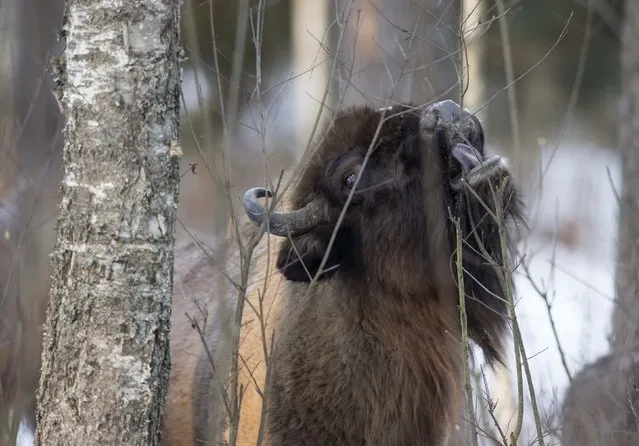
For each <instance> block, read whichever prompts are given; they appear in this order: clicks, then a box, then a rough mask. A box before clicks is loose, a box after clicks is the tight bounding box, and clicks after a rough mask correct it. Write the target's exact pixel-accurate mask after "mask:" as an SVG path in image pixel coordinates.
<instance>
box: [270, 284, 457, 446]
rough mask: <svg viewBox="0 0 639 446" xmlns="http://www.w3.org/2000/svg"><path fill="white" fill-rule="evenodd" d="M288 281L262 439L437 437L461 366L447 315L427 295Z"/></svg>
mask: <svg viewBox="0 0 639 446" xmlns="http://www.w3.org/2000/svg"><path fill="white" fill-rule="evenodd" d="M291 286H292V287H293V290H295V291H296V292H293V293H290V294H289V296H290V297H289V299H290V301H289V302H288V303H287V306H288V308H289V310H290V311H288V312H287V315H286V316H284V319H285V320H286V322H284V323H283V326H282V327H281V328H280V330H279V340H278V347H277V348H276V349H275V352H274V354H273V356H272V362H271V364H272V369H271V371H272V376H271V389H270V391H269V408H268V426H267V432H268V437H269V440H270V441H269V443H270V444H277V445H293V444H294V445H303V444H326V445H363V444H366V445H391V444H397V445H400V444H401V445H433V446H440V445H443V444H445V443H444V441H445V438H446V437H447V432H448V431H449V429H450V426H451V424H450V422H451V419H452V417H453V416H454V415H455V414H456V412H457V410H458V407H457V404H456V403H455V402H456V401H457V394H458V393H457V389H456V388H455V383H456V382H458V379H459V377H460V374H461V364H460V361H459V350H458V347H457V346H458V344H459V343H458V339H459V337H458V336H457V335H456V333H457V331H458V330H457V327H458V326H459V324H458V323H457V324H455V322H454V321H455V317H454V315H451V314H450V311H444V309H443V308H442V304H441V302H439V301H438V299H435V298H428V296H424V297H423V298H422V299H408V298H403V297H401V296H392V295H382V294H381V293H379V292H377V293H375V292H372V291H366V292H365V293H361V295H357V296H353V295H345V294H344V293H343V292H340V291H339V290H340V289H342V290H343V289H348V288H347V287H340V286H339V283H336V281H326V282H322V283H320V284H318V286H317V287H316V288H315V290H314V291H313V292H312V294H311V295H310V296H308V295H306V296H305V295H304V294H302V293H303V291H304V287H299V289H298V288H296V287H298V286H299V285H291ZM350 289H352V288H350ZM297 291H299V292H297ZM296 298H297V299H296Z"/></svg>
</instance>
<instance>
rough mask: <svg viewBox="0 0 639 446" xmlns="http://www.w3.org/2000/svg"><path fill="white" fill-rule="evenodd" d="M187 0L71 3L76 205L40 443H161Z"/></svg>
mask: <svg viewBox="0 0 639 446" xmlns="http://www.w3.org/2000/svg"><path fill="white" fill-rule="evenodd" d="M179 4H180V2H178V0H68V1H67V5H66V11H65V19H64V31H65V33H66V40H67V47H66V51H65V53H64V55H63V58H61V59H59V60H58V61H57V63H56V75H57V79H56V82H57V87H58V89H59V91H58V96H59V98H60V102H61V104H62V107H63V110H64V112H65V115H66V128H65V138H66V141H65V146H64V152H63V158H64V176H63V181H62V194H63V198H62V203H61V205H60V214H59V219H58V228H57V243H56V247H55V250H54V253H53V255H52V262H53V270H54V271H53V277H52V286H51V296H50V303H49V308H48V315H47V322H46V326H45V329H44V330H45V333H44V343H43V354H42V375H41V380H40V389H39V391H38V416H37V420H38V428H37V432H36V444H44V445H92V444H95V445H98V444H99V445H106V444H112V445H116V444H117V445H142V444H143V445H154V444H159V440H160V432H161V426H162V413H163V406H164V402H165V400H166V391H167V387H168V377H169V364H170V359H169V348H168V347H169V318H170V313H171V293H172V273H173V246H174V234H175V221H176V210H177V197H178V182H179V172H178V155H179V152H180V150H179V146H178V145H177V139H178V136H179V133H178V132H179V126H178V124H179V122H178V119H179V102H178V100H179V88H180V77H179V76H180V73H179V67H178V56H179V15H180V11H179Z"/></svg>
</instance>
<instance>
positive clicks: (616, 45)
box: [0, 0, 623, 444]
mask: <svg viewBox="0 0 639 446" xmlns="http://www.w3.org/2000/svg"><path fill="white" fill-rule="evenodd" d="M62 16H63V1H61V0H1V1H0V22H1V23H2V28H1V29H2V33H3V35H2V39H1V40H0V47H1V48H2V52H1V53H0V54H1V57H0V99H1V100H0V135H1V138H2V139H1V141H2V144H1V145H0V150H1V152H2V153H1V154H0V157H1V159H2V162H1V163H0V196H1V197H2V199H3V203H6V204H5V205H3V206H2V208H1V210H0V212H2V214H1V215H2V216H1V217H0V218H2V220H0V223H2V225H3V226H4V227H5V228H6V230H5V232H4V238H2V240H1V241H2V247H1V248H2V252H1V253H0V255H1V256H2V258H0V284H6V285H5V286H4V293H3V296H2V308H3V311H2V313H0V366H1V367H2V369H1V370H0V371H1V372H2V373H3V376H4V377H5V378H4V381H3V382H7V383H10V385H9V386H5V387H6V388H5V389H2V393H0V396H1V397H2V399H1V404H2V414H0V415H1V416H0V419H2V420H5V419H6V420H11V419H12V417H13V418H14V419H15V416H16V414H17V413H19V412H20V411H21V410H22V409H23V408H24V407H29V406H32V405H33V395H32V394H31V393H30V390H29V389H31V388H32V387H33V385H34V382H37V371H38V365H39V353H40V352H39V343H40V339H41V329H40V324H41V322H42V320H43V318H44V311H45V308H46V294H47V292H48V275H49V271H48V253H49V252H50V251H51V248H52V246H53V242H54V229H55V220H56V217H57V208H56V207H57V203H58V201H59V196H58V194H57V188H58V186H57V184H58V181H59V178H60V169H61V161H62V157H61V150H62V145H63V135H62V134H61V129H62V128H63V119H62V117H61V116H60V114H59V109H58V105H57V102H56V99H55V96H54V95H53V93H52V91H53V89H54V88H55V86H56V82H55V72H53V71H54V70H52V69H51V58H52V57H54V56H56V55H58V54H59V53H60V52H61V51H62V50H63V49H64V46H65V44H66V43H65V41H64V39H58V37H59V32H60V30H61V24H62ZM622 17H623V11H622V8H621V2H620V1H618V0H519V1H508V2H505V4H504V2H496V1H492V0H490V1H489V0H464V1H463V2H461V1H460V2H453V1H442V0H421V1H418V0H330V1H329V0H261V1H258V0H234V1H228V0H185V1H184V4H183V20H182V30H181V31H182V42H183V48H184V56H185V61H184V64H183V103H182V123H181V144H182V148H183V150H184V154H185V156H184V158H183V161H182V170H183V172H184V174H183V182H182V186H181V201H180V208H179V216H180V224H181V233H182V235H184V233H186V232H187V230H188V231H199V232H204V233H215V234H221V233H224V232H225V231H226V230H227V227H228V221H229V212H228V206H227V202H228V200H227V198H226V197H227V190H228V191H229V192H230V197H231V198H232V200H234V206H235V207H236V208H239V197H241V195H242V193H243V192H244V190H245V189H246V188H247V187H250V186H257V185H260V184H263V182H264V177H265V171H267V172H269V173H270V175H272V176H273V178H275V179H277V177H278V175H279V173H280V171H281V170H282V169H290V168H292V167H294V166H295V165H296V162H297V161H299V160H300V159H301V157H302V155H303V153H304V151H305V150H306V148H307V146H308V144H309V138H310V136H311V135H312V133H313V132H314V129H315V128H316V126H317V125H318V124H317V122H319V125H320V128H321V124H322V123H323V122H324V121H326V120H330V117H331V116H332V114H333V113H334V111H335V109H336V108H340V107H345V106H348V105H352V104H363V103H369V104H373V105H374V106H376V107H381V106H384V105H385V104H392V103H394V102H397V101H411V102H414V103H416V104H426V103H428V102H432V101H435V100H440V99H444V98H452V99H455V100H456V101H458V102H459V101H463V104H464V106H466V107H468V108H469V109H470V110H471V111H473V112H476V113H477V114H478V115H479V117H480V119H481V120H482V121H483V122H484V125H485V130H486V135H487V142H488V151H490V152H492V153H499V154H502V155H504V156H506V157H508V158H509V159H510V161H511V163H512V164H513V166H514V169H515V173H516V176H517V180H518V181H519V182H520V184H521V185H522V188H523V192H524V195H525V200H526V204H527V215H528V218H529V220H530V233H527V234H526V237H525V239H524V240H523V241H522V245H521V252H522V256H523V261H522V267H521V268H519V269H518V271H517V273H516V281H517V298H518V302H517V306H518V311H519V313H518V315H519V319H520V321H521V324H522V327H523V330H524V332H523V337H524V342H525V344H526V347H527V353H528V356H529V359H530V365H531V369H532V371H533V374H534V377H535V386H536V390H538V397H539V400H540V405H541V407H542V410H543V413H544V421H545V422H546V423H548V426H549V427H548V429H549V430H552V425H553V423H555V422H556V415H557V413H556V412H557V407H558V403H559V402H560V401H561V398H562V396H563V392H564V391H565V388H566V385H567V384H568V382H569V374H574V373H576V372H577V371H578V370H579V369H580V368H581V366H582V365H583V364H585V363H587V362H590V361H592V360H593V359H595V358H597V357H598V356H600V355H601V354H603V353H605V352H606V351H607V349H608V340H607V339H608V338H607V337H608V334H609V331H610V320H611V318H610V316H611V310H612V306H613V300H614V294H615V293H614V290H615V289H614V265H615V254H616V243H615V240H616V234H617V223H616V221H617V211H618V209H617V201H616V198H615V196H616V195H617V194H618V191H619V190H620V186H621V178H620V177H621V175H620V172H621V171H620V168H621V166H620V157H619V152H618V149H617V145H618V144H617V134H618V127H619V125H618V122H619V103H620V93H621V92H620V87H619V85H620V62H619V60H620V53H619V51H620V33H621V31H620V30H621V23H622ZM52 75H53V76H52ZM318 113H319V114H320V119H319V120H318ZM551 318H552V319H551ZM553 326H554V328H553ZM513 370H514V368H513V367H510V371H511V372H512V371H513ZM511 374H512V373H511ZM510 379H511V380H512V377H510ZM511 384H512V381H511ZM506 387H508V386H506ZM503 401H504V404H503V406H504V407H505V408H508V406H507V404H506V397H504V399H503ZM529 413H530V412H528V414H529ZM511 415H512V414H506V416H507V417H508V416H511ZM527 418H530V415H527ZM527 422H529V420H528V421H527ZM527 428H528V429H530V425H529V424H528V425H527ZM526 435H527V436H524V440H527V439H529V438H533V436H534V432H533V430H532V429H530V430H529V431H527V433H526ZM3 438H4V440H3V441H6V442H7V444H12V443H11V441H12V438H11V434H8V435H7V436H6V437H3ZM25 444H26V443H25Z"/></svg>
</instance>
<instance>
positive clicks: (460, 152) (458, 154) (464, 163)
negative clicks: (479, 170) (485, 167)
mask: <svg viewBox="0 0 639 446" xmlns="http://www.w3.org/2000/svg"><path fill="white" fill-rule="evenodd" d="M451 155H453V158H454V159H455V160H457V162H458V163H459V164H460V166H461V168H462V172H463V173H468V172H470V171H471V170H472V169H473V168H474V167H476V166H478V165H479V164H480V163H481V155H480V154H479V152H477V151H476V150H475V149H473V148H472V147H470V146H469V145H467V144H461V143H460V144H455V147H453V150H451Z"/></svg>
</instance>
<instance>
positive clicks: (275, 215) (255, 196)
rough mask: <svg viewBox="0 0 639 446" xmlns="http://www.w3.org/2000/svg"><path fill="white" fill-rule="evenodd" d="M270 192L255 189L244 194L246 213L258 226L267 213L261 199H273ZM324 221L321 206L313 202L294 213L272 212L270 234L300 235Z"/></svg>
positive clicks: (260, 188)
mask: <svg viewBox="0 0 639 446" xmlns="http://www.w3.org/2000/svg"><path fill="white" fill-rule="evenodd" d="M272 196H273V193H272V192H271V191H270V190H267V189H264V188H262V187H254V188H251V189H249V190H247V191H246V193H245V194H244V211H245V212H246V215H248V217H249V218H250V219H251V221H252V222H253V223H255V224H256V225H257V226H261V225H262V223H263V222H264V216H265V215H266V211H265V209H264V207H263V206H262V205H261V204H260V203H259V201H258V200H259V199H260V198H264V197H272ZM323 220H324V215H323V214H322V211H321V206H320V204H319V203H318V202H317V201H312V202H310V203H309V204H307V205H306V206H304V207H303V208H302V209H298V210H296V211H292V212H271V213H270V214H269V222H268V224H269V228H268V229H269V232H270V233H271V234H273V235H277V236H279V237H288V236H289V235H291V236H294V235H299V234H303V233H305V232H308V231H310V230H311V229H313V228H314V227H315V226H317V225H318V224H319V223H321V222H322V221H323Z"/></svg>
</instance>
